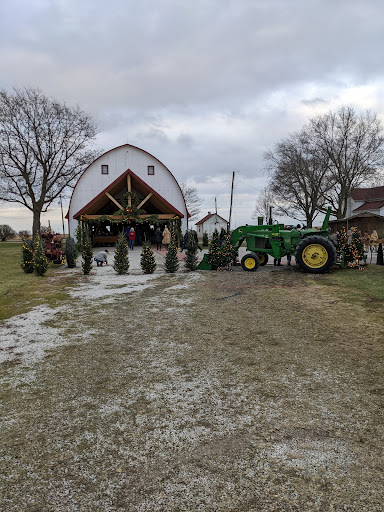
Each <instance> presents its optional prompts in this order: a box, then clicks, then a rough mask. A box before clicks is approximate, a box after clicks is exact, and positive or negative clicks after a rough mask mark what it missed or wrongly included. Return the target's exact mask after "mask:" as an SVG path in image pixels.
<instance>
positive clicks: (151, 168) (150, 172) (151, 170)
mask: <svg viewBox="0 0 384 512" xmlns="http://www.w3.org/2000/svg"><path fill="white" fill-rule="evenodd" d="M154 174H155V166H154V165H148V176H153V175H154Z"/></svg>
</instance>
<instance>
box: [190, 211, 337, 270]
mask: <svg viewBox="0 0 384 512" xmlns="http://www.w3.org/2000/svg"><path fill="white" fill-rule="evenodd" d="M330 214H331V209H330V208H328V210H327V213H326V216H325V219H324V222H323V225H322V227H321V229H313V228H311V229H298V228H294V229H285V227H284V225H283V224H271V225H262V226H241V227H239V228H237V229H235V230H234V231H233V232H232V245H233V247H234V248H235V249H238V248H239V247H240V246H241V244H242V243H243V242H244V241H245V243H246V245H247V251H248V252H247V253H246V254H245V256H243V258H242V259H241V267H242V268H243V270H246V271H248V272H254V271H256V270H257V269H258V268H259V266H260V265H266V264H267V262H268V258H269V256H271V257H272V258H276V259H279V258H282V257H283V256H286V255H287V254H294V255H295V258H296V263H297V264H298V265H299V266H300V267H301V268H302V269H303V270H304V271H305V272H310V273H312V274H323V273H324V272H328V271H329V270H330V269H331V268H332V267H333V265H334V264H335V262H336V247H335V245H334V243H333V242H332V241H331V240H330V239H329V230H328V222H329V217H330ZM198 269H200V270H212V265H211V264H210V263H209V259H208V255H207V254H205V255H204V259H203V261H202V262H201V263H200V265H199V267H198Z"/></svg>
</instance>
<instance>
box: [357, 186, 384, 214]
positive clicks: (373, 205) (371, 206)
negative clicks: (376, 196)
mask: <svg viewBox="0 0 384 512" xmlns="http://www.w3.org/2000/svg"><path fill="white" fill-rule="evenodd" d="M383 188H384V187H383ZM383 206H384V200H383V201H369V202H367V203H364V204H362V205H361V206H359V207H358V208H355V209H354V210H353V211H354V212H362V211H365V210H379V209H380V208H382V207H383Z"/></svg>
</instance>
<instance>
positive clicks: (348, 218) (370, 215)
mask: <svg viewBox="0 0 384 512" xmlns="http://www.w3.org/2000/svg"><path fill="white" fill-rule="evenodd" d="M368 217H371V218H373V217H376V218H377V219H381V220H383V221H384V216H383V215H377V214H376V213H372V212H360V213H358V214H356V215H352V216H351V217H345V218H344V219H333V220H330V221H329V224H336V223H337V222H345V221H350V220H353V219H361V218H368Z"/></svg>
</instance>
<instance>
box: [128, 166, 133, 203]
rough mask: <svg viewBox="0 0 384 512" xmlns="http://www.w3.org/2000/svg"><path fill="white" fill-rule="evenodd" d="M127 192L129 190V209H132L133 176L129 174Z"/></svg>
mask: <svg viewBox="0 0 384 512" xmlns="http://www.w3.org/2000/svg"><path fill="white" fill-rule="evenodd" d="M127 190H128V208H131V207H132V194H131V192H132V185H131V175H130V174H129V173H128V174H127Z"/></svg>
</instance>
